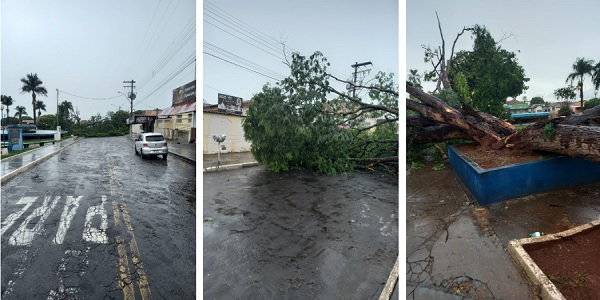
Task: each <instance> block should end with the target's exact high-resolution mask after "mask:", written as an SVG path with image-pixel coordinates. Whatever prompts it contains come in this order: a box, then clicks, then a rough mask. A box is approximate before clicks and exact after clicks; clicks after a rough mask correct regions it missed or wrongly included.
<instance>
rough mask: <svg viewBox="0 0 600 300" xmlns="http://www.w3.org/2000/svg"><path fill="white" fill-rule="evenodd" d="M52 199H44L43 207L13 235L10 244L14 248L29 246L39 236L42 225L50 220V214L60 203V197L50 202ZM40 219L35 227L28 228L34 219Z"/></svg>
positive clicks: (36, 210)
mask: <svg viewBox="0 0 600 300" xmlns="http://www.w3.org/2000/svg"><path fill="white" fill-rule="evenodd" d="M50 199H52V197H45V198H44V203H42V206H40V207H38V208H36V209H35V210H34V211H33V212H32V213H31V215H29V216H28V217H27V218H26V219H25V221H23V223H21V226H19V228H18V229H17V231H15V232H14V233H13V235H12V236H11V237H10V239H9V240H8V243H9V244H11V245H14V246H24V245H29V244H31V241H33V238H34V237H35V235H36V234H38V233H39V232H40V230H41V229H42V225H44V221H46V219H47V218H48V216H49V215H50V212H52V210H53V209H54V206H56V203H57V202H58V199H60V196H59V197H55V198H54V201H52V202H51V201H50ZM37 217H39V220H38V221H37V222H36V223H35V225H34V226H33V228H27V227H28V226H27V225H29V223H31V221H33V219H35V218H37Z"/></svg>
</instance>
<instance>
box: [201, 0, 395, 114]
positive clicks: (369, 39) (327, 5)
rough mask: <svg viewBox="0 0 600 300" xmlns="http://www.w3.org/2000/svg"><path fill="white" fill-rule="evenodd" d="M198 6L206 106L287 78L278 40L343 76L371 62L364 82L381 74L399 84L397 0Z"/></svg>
mask: <svg viewBox="0 0 600 300" xmlns="http://www.w3.org/2000/svg"><path fill="white" fill-rule="evenodd" d="M203 6H204V12H203V14H204V15H203V26H204V27H203V33H204V38H203V41H202V44H203V45H204V49H203V51H204V52H207V53H205V54H203V59H204V61H203V64H204V69H203V72H204V74H203V76H204V78H203V99H204V100H205V101H206V102H208V103H213V104H216V103H217V101H218V98H217V95H218V93H223V94H228V95H232V96H236V97H241V98H243V99H244V100H248V99H251V98H252V96H253V95H254V94H256V93H258V92H260V91H261V89H262V86H263V85H264V84H265V83H268V82H269V83H271V85H274V83H276V82H277V81H278V80H281V79H283V78H284V77H287V76H289V69H288V67H287V66H286V65H284V64H283V62H282V61H283V60H284V56H283V50H282V46H281V44H279V42H280V41H285V44H286V50H290V51H297V52H300V54H302V55H305V56H310V55H311V54H313V53H314V52H315V51H320V52H322V53H323V54H324V56H325V57H326V58H327V59H328V61H329V62H330V63H331V67H330V71H332V72H333V74H334V75H336V76H339V77H341V78H342V79H348V78H350V76H351V74H352V72H353V71H354V69H353V68H351V67H350V66H351V65H352V64H355V63H357V62H358V63H362V62H368V61H370V62H372V64H373V65H372V66H369V67H364V68H361V69H359V71H360V70H364V69H371V72H370V74H369V75H367V76H366V80H369V79H372V78H373V77H374V75H375V74H377V72H378V71H383V72H386V73H394V74H395V76H396V81H398V72H399V71H398V60H399V54H398V53H399V52H398V44H399V43H398V40H399V33H398V24H399V23H398V22H399V21H398V15H399V13H398V1H397V0H375V1H363V0H351V1H347V0H332V1H319V0H305V1H280V0H257V1H239V0H220V1H214V0H212V1H204V3H203ZM288 58H289V59H290V60H291V58H290V57H289V56H288ZM227 61H229V62H227ZM234 64H236V65H234ZM258 73H260V74H258ZM338 88H339V86H338ZM344 88H345V85H342V86H341V89H344Z"/></svg>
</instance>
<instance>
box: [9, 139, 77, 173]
mask: <svg viewBox="0 0 600 300" xmlns="http://www.w3.org/2000/svg"><path fill="white" fill-rule="evenodd" d="M81 140H83V138H79V139H77V140H75V141H73V142H72V143H70V144H68V145H66V146H64V147H61V148H59V149H58V150H56V151H54V152H51V153H49V154H47V155H46V156H44V157H41V158H40V159H37V160H35V161H32V162H30V163H28V164H26V165H24V166H22V167H20V168H18V169H16V170H14V171H12V172H10V173H8V174H6V175H4V176H2V178H1V179H0V183H5V182H6V181H7V180H9V179H11V178H13V177H15V176H16V175H17V174H19V173H21V172H23V171H26V170H29V169H30V168H32V167H34V166H37V165H38V164H40V163H41V162H43V161H46V160H47V159H49V158H50V157H52V156H54V155H56V154H57V153H59V152H61V151H63V150H65V149H67V148H69V147H71V146H72V145H73V144H75V143H78V142H79V141H81ZM63 142H64V141H63ZM34 151H35V150H34ZM24 154H27V153H21V154H18V155H15V156H13V157H19V156H20V155H24Z"/></svg>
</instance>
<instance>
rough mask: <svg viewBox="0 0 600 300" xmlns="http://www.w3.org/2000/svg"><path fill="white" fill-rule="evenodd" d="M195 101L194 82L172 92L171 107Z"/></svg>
mask: <svg viewBox="0 0 600 300" xmlns="http://www.w3.org/2000/svg"><path fill="white" fill-rule="evenodd" d="M188 101H191V102H194V101H196V80H194V81H192V82H190V83H188V84H186V85H184V86H180V87H178V88H176V89H174V90H173V105H177V104H180V103H183V102H188Z"/></svg>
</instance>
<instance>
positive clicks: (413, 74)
mask: <svg viewBox="0 0 600 300" xmlns="http://www.w3.org/2000/svg"><path fill="white" fill-rule="evenodd" d="M408 71H409V75H408V82H410V83H411V84H412V85H413V86H414V87H417V88H420V89H423V86H422V85H421V75H419V71H418V70H417V69H410V70H408Z"/></svg>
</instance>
